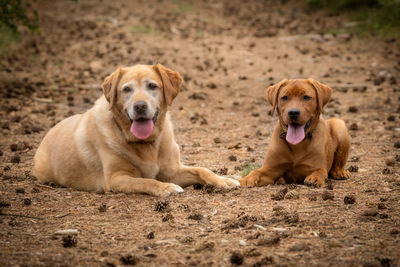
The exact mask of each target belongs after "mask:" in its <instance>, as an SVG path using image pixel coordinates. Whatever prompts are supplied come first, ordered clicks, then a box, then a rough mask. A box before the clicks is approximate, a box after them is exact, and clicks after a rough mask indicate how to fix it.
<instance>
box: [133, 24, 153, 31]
mask: <svg viewBox="0 0 400 267" xmlns="http://www.w3.org/2000/svg"><path fill="white" fill-rule="evenodd" d="M130 31H131V32H133V33H153V32H155V31H156V30H155V29H154V28H152V27H150V26H144V25H133V26H131V28H130Z"/></svg>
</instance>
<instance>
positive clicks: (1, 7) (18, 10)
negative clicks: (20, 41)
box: [0, 0, 39, 33]
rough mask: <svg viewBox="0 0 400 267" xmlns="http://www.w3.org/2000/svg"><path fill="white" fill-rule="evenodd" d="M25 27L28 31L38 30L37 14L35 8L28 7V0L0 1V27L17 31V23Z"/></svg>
mask: <svg viewBox="0 0 400 267" xmlns="http://www.w3.org/2000/svg"><path fill="white" fill-rule="evenodd" d="M19 24H21V25H23V26H25V27H27V28H28V29H29V30H30V31H32V32H34V31H37V32H38V31H39V15H38V12H37V10H35V9H32V8H30V6H29V1H28V0H1V1H0V28H9V29H11V30H12V31H13V32H14V33H18V25H19Z"/></svg>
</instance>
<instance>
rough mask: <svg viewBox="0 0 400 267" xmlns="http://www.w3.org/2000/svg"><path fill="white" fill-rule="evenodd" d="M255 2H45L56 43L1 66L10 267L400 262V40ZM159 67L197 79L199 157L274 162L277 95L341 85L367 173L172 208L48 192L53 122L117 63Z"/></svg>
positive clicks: (48, 36) (177, 112)
mask: <svg viewBox="0 0 400 267" xmlns="http://www.w3.org/2000/svg"><path fill="white" fill-rule="evenodd" d="M245 2H246V3H243V2H242V1H230V0H223V1H206V0H205V1H201V2H200V1H191V2H183V1H182V2H180V1H167V0H160V1H156V0H147V1H129V2H128V1H122V0H113V1H104V0H103V1H101V0H99V1H96V0H88V1H79V2H78V3H74V2H73V1H69V0H68V1H67V0H65V1H38V2H37V5H38V9H39V14H40V20H41V29H40V30H41V35H36V36H32V35H30V34H27V35H25V37H24V38H23V40H22V42H21V43H19V44H15V45H14V46H13V47H12V49H11V51H10V53H9V54H8V55H7V56H2V58H1V61H0V89H1V90H0V107H1V108H0V114H1V117H0V126H1V127H0V132H1V140H0V159H1V163H0V167H1V169H0V180H1V182H0V192H1V194H0V248H1V249H0V265H2V266H6V265H49V266H50V265H51V266H54V265H72V266H73V265H107V266H114V265H122V264H137V265H143V266H144V265H145V266H147V265H150V266H159V265H207V266H208V265H222V266H224V265H232V264H244V265H255V266H262V265H268V264H272V265H280V266H283V265H289V266H294V265H307V266H328V265H330V266H339V265H344V266H396V265H397V266H399V265H400V234H399V232H400V208H399V203H400V195H399V189H400V174H399V166H400V162H399V161H400V150H399V149H400V128H399V121H400V100H399V97H400V96H399V91H400V88H399V84H398V83H397V82H398V81H399V82H400V74H399V73H400V72H399V71H400V61H399V59H400V49H399V43H398V41H396V40H391V41H382V40H379V39H378V38H375V37H363V38H361V37H357V36H353V35H351V34H339V35H329V34H325V35H323V33H326V32H329V31H330V30H331V29H335V28H345V27H346V25H348V24H347V23H346V19H345V18H344V17H342V16H333V15H330V14H329V13H328V12H326V11H315V10H311V9H309V8H308V7H307V6H305V5H304V4H303V3H302V2H303V1H256V0H248V1H245ZM156 62H161V63H163V64H164V65H166V66H168V67H170V68H172V69H175V70H177V71H179V72H180V73H181V74H182V75H183V77H184V78H185V84H184V87H183V89H182V92H181V93H180V94H179V96H178V97H177V99H176V101H175V102H174V105H173V107H172V117H173V121H174V125H175V133H176V138H177V140H178V143H179V145H180V146H181V150H182V160H183V162H184V163H186V164H189V165H199V166H206V167H208V168H210V169H212V170H214V171H216V172H218V173H220V174H228V175H239V174H240V172H241V170H243V169H245V168H246V166H253V165H256V164H261V163H262V159H263V157H264V153H265V150H266V148H267V146H268V143H269V137H270V134H271V132H272V130H273V125H274V123H275V121H276V118H275V117H272V116H270V115H269V114H270V111H271V107H270V106H269V105H268V104H267V103H266V101H265V99H264V91H265V89H266V87H267V86H268V85H269V84H271V83H275V82H278V81H280V80H281V79H283V78H296V77H313V78H315V79H317V80H319V81H321V82H324V83H326V84H328V85H330V86H332V87H333V88H334V93H333V96H332V99H331V101H330V103H329V104H328V105H327V107H326V108H325V112H324V114H325V117H331V116H339V117H341V118H343V119H344V120H345V121H346V124H347V126H348V127H349V129H351V130H350V134H351V137H352V141H351V152H350V160H349V162H348V164H347V168H350V170H351V171H353V172H352V175H351V178H350V179H348V180H342V181H331V182H330V183H328V186H327V187H326V188H310V187H306V186H304V185H275V186H268V187H263V188H243V189H237V190H233V191H230V192H225V191H221V190H215V189H214V188H210V187H204V188H197V189H195V188H193V187H190V188H186V189H185V192H184V193H182V194H180V195H175V196H171V197H169V198H167V199H165V200H161V201H160V199H158V198H156V197H152V196H147V195H125V194H115V193H108V194H105V195H104V194H94V193H87V192H79V191H74V190H71V189H68V188H59V187H56V186H51V185H49V186H45V185H41V184H39V183H38V182H37V180H36V178H35V177H33V176H32V175H31V168H32V158H33V155H34V153H35V150H36V148H37V146H38V144H39V142H40V141H41V139H42V138H43V136H44V135H45V133H46V132H47V131H48V129H50V127H51V126H53V125H54V124H55V123H57V122H58V121H60V120H62V119H63V118H65V117H68V116H70V115H71V114H75V113H81V112H84V111H85V110H87V109H88V108H90V107H91V106H92V104H93V102H94V101H95V100H96V99H97V98H98V97H99V96H100V95H101V90H100V84H101V82H102V80H103V79H104V77H105V76H106V75H107V74H109V73H110V72H111V71H113V70H114V69H115V68H116V67H118V66H120V65H125V66H126V65H133V64H137V63H144V64H152V63H156ZM284 188H287V189H284ZM71 228H72V229H77V230H78V234H77V235H76V234H68V235H55V232H56V231H58V230H65V229H71Z"/></svg>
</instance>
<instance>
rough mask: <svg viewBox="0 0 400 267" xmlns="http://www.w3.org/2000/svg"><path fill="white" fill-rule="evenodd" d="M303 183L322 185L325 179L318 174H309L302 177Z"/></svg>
mask: <svg viewBox="0 0 400 267" xmlns="http://www.w3.org/2000/svg"><path fill="white" fill-rule="evenodd" d="M304 184H305V185H308V186H318V187H320V186H323V185H324V184H325V179H324V178H322V177H321V176H320V175H318V174H311V175H309V176H307V177H306V179H304Z"/></svg>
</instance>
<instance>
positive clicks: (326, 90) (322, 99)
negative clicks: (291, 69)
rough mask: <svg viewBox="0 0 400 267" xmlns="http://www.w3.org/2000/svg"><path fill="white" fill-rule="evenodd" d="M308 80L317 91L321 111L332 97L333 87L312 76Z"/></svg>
mask: <svg viewBox="0 0 400 267" xmlns="http://www.w3.org/2000/svg"><path fill="white" fill-rule="evenodd" d="M307 82H309V83H310V84H311V85H312V86H313V87H314V89H315V93H316V95H317V104H318V108H319V111H320V112H322V108H323V107H324V106H325V105H326V104H327V103H328V101H329V99H330V98H331V95H332V88H330V87H329V86H327V85H325V84H323V83H320V82H318V81H316V80H314V79H311V78H309V79H307Z"/></svg>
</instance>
